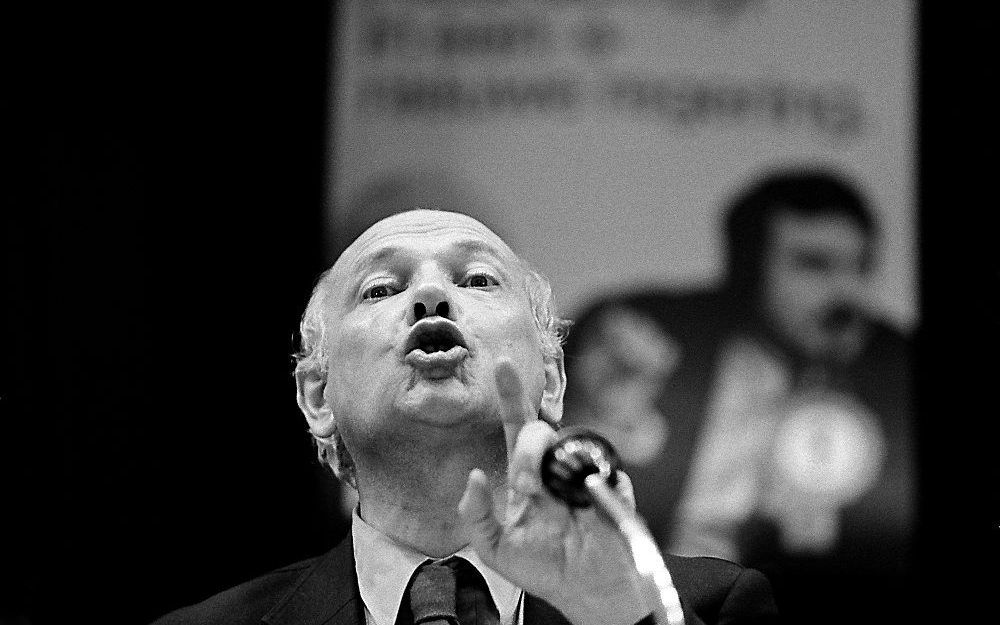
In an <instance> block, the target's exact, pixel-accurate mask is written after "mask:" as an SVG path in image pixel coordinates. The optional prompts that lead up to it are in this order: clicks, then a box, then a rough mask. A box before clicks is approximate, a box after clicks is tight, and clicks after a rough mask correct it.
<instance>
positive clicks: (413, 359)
mask: <svg viewBox="0 0 1000 625" xmlns="http://www.w3.org/2000/svg"><path fill="white" fill-rule="evenodd" d="M468 355H469V350H467V349H465V348H464V347H462V346H461V345H456V346H454V347H452V348H451V349H449V350H448V351H446V352H432V353H430V354H428V353H427V352H425V351H422V350H419V349H415V350H413V351H411V352H410V353H409V354H407V355H406V358H405V361H406V364H408V365H410V366H411V367H413V368H415V369H420V370H423V371H442V372H444V371H451V370H453V369H454V368H455V367H457V366H458V365H459V364H461V362H462V361H463V360H465V358H466V357H467V356H468Z"/></svg>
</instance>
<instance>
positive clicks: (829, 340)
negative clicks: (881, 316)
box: [762, 210, 869, 362]
mask: <svg viewBox="0 0 1000 625" xmlns="http://www.w3.org/2000/svg"><path fill="white" fill-rule="evenodd" d="M770 225H771V229H770V231H769V238H768V241H769V245H768V249H767V250H766V252H765V256H764V264H763V275H762V278H763V279H762V288H763V299H762V305H763V309H764V316H765V318H766V319H768V321H769V323H770V324H771V325H772V326H773V329H774V330H776V331H778V332H779V334H781V335H782V336H783V337H784V339H785V340H786V341H788V342H790V343H791V344H792V345H793V346H794V348H795V349H797V350H798V351H800V352H801V353H802V354H803V355H805V356H807V357H811V358H821V359H832V360H835V361H839V362H847V361H850V360H852V359H853V358H854V357H855V356H856V355H857V354H858V352H859V351H860V349H861V348H862V347H863V345H864V341H865V334H866V328H867V324H866V322H865V317H864V311H865V309H866V306H865V299H866V294H867V289H868V270H867V266H868V265H867V260H868V258H867V257H868V243H869V241H868V239H867V237H866V235H865V232H864V231H863V230H862V229H861V227H860V226H859V225H858V224H856V223H855V222H854V221H853V220H851V219H850V218H848V217H846V216H843V215H838V214H836V213H829V214H820V215H817V216H799V215H796V214H795V213H793V212H791V211H787V210H778V211H776V212H775V214H774V217H773V219H772V220H771V224H770Z"/></svg>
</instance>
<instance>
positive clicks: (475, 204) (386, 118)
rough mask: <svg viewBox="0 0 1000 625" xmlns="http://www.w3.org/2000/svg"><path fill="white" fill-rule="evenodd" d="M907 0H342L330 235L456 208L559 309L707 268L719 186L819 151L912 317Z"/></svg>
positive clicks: (716, 236)
mask: <svg viewBox="0 0 1000 625" xmlns="http://www.w3.org/2000/svg"><path fill="white" fill-rule="evenodd" d="M915 13H916V4H915V3H913V2H908V1H903V0H878V1H876V0H856V1H852V0H839V1H819V0H814V1H805V2H803V1H800V0H743V1H737V0H730V1H724V0H715V1H711V0H701V1H699V0H673V1H670V0H661V1H654V0H645V1H643V0H634V1H632V2H627V1H623V2H600V1H596V0H595V1H590V2H586V1H577V2H573V1H569V0H564V1H556V0H552V1H548V2H546V1H517V0H508V1H501V0H495V1H488V0H480V1H464V2H463V1H459V0H452V1H445V0H439V1H432V0H425V1H414V0H407V1H402V0H383V1H364V2H357V1H353V2H343V3H341V8H340V10H339V13H338V15H337V29H338V33H337V36H336V41H337V44H338V45H337V49H336V50H335V59H334V72H335V74H334V79H335V80H334V88H335V90H336V92H335V98H334V105H333V106H334V111H333V113H334V117H333V118H332V119H333V123H332V124H331V129H330V132H331V133H332V137H331V141H332V143H331V145H332V151H331V154H330V159H329V167H330V170H329V171H330V184H331V186H330V194H329V198H328V203H329V204H328V208H329V230H328V233H327V234H328V235H329V237H330V238H329V240H330V242H331V245H330V248H331V250H334V251H336V250H337V249H338V247H337V246H338V245H339V244H340V243H339V237H341V236H343V233H351V234H357V233H356V232H351V231H352V228H354V226H351V225H350V224H352V223H354V222H367V221H370V220H371V219H373V218H375V217H377V216H378V213H379V211H389V210H393V209H396V208H403V207H406V206H409V205H412V204H417V203H431V204H438V205H440V206H441V207H442V208H452V209H459V210H466V211H468V212H471V213H472V214H474V215H476V216H479V217H482V218H483V219H484V221H486V222H487V223H488V224H489V225H491V226H492V227H493V228H494V229H495V230H497V232H498V233H499V234H501V236H503V237H505V238H506V239H507V240H508V241H509V242H510V243H511V245H512V247H513V248H514V249H515V250H516V251H518V252H519V253H520V254H521V255H522V256H524V257H525V258H526V259H527V260H529V261H530V262H531V263H532V264H534V265H535V266H536V267H537V268H538V269H539V270H541V271H542V272H543V273H544V274H546V275H547V276H548V277H549V278H550V279H551V280H552V282H553V287H554V289H555V293H556V298H557V301H558V302H559V303H560V305H561V307H562V309H563V311H564V312H566V313H569V314H570V316H572V312H573V310H574V309H575V308H577V307H578V306H580V305H582V304H583V303H584V302H585V301H586V300H587V299H588V298H589V297H592V296H594V295H595V294H596V293H598V292H600V291H601V290H603V289H605V288H621V287H622V286H625V285H627V284H635V285H637V286H639V285H641V284H645V283H649V282H654V283H658V284H665V285H676V286H682V285H683V286H688V285H698V284H704V283H710V282H712V281H715V280H717V279H718V278H720V277H721V275H720V273H721V271H722V270H723V264H722V256H721V254H722V248H721V242H722V238H721V236H720V235H721V232H720V217H721V211H723V210H724V209H725V203H726V202H727V200H728V199H729V198H730V197H731V196H733V195H734V194H735V193H737V192H739V191H740V190H742V189H743V188H744V187H745V186H746V185H747V184H748V183H749V182H750V181H752V180H753V179H754V178H755V177H757V176H758V175H759V174H760V173H761V172H762V169H763V168H768V167H770V166H772V165H776V164H789V163H799V162H805V163H813V164H823V165H829V166H831V167H833V168H834V169H836V170H838V171H841V172H842V173H844V174H846V175H847V176H849V177H851V178H852V179H854V180H855V181H856V182H857V183H858V184H859V186H860V188H861V189H862V191H863V192H864V193H865V194H866V195H867V196H868V197H869V199H870V200H871V201H872V204H873V205H874V207H875V209H876V210H877V212H878V214H879V219H880V222H881V224H882V227H883V231H884V237H883V241H882V247H881V251H882V256H881V258H880V260H881V261H882V262H881V265H880V267H879V273H878V275H877V280H876V283H875V288H876V290H877V293H875V296H876V297H877V298H878V300H879V301H880V302H881V303H882V305H883V308H884V309H885V311H886V313H887V314H888V315H889V316H890V317H892V318H894V319H895V320H896V321H897V322H898V323H900V324H902V325H903V326H912V325H913V324H914V323H916V321H917V314H918V312H917V310H918V305H917V287H916V268H917V262H916V243H917V238H916V231H915V227H916V215H917V212H916V204H915V198H916V186H917V183H916V180H915V161H916V159H915V147H914V146H915V144H914V141H915V100H916V98H915V87H914V81H915V76H914V73H915V54H916V50H915V48H916V42H915V30H916V26H915ZM359 211H360V212H359ZM338 233H340V234H338Z"/></svg>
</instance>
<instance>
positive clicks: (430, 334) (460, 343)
mask: <svg viewBox="0 0 1000 625" xmlns="http://www.w3.org/2000/svg"><path fill="white" fill-rule="evenodd" d="M332 288H333V290H332V291H331V294H330V297H329V298H328V303H327V315H328V316H327V320H328V321H327V328H328V338H327V341H328V343H327V347H328V354H329V359H328V362H327V367H328V371H327V380H326V387H325V389H324V392H323V395H324V398H325V401H326V403H327V404H328V405H329V406H330V408H331V409H332V410H333V414H334V415H336V418H337V422H338V427H339V429H340V431H341V433H342V435H343V437H344V440H345V442H346V443H347V445H348V448H349V449H350V448H351V447H355V449H357V448H358V447H359V446H363V447H367V446H368V445H370V444H376V445H378V444H381V445H386V444H398V443H400V442H401V441H407V440H414V438H411V437H426V436H427V435H428V434H429V433H431V435H432V436H433V435H434V433H436V434H438V435H440V436H445V437H447V436H456V437H457V436H460V435H461V434H462V433H463V432H470V431H475V430H477V429H478V430H479V431H481V432H483V433H485V432H486V431H489V432H493V433H495V432H497V431H502V430H501V428H500V426H501V425H502V424H501V421H503V420H505V419H507V420H509V419H510V418H511V416H510V415H509V414H508V413H507V412H505V407H504V406H502V405H501V401H502V400H501V398H500V390H501V389H498V382H499V383H500V384H505V383H508V382H509V381H507V382H504V381H503V380H502V379H501V380H498V373H499V377H500V378H503V377H504V376H505V375H507V376H509V371H511V370H513V371H516V372H517V373H518V376H519V380H518V382H519V383H520V386H521V389H522V390H523V395H524V397H525V398H526V400H527V402H528V403H530V404H531V406H530V408H532V409H533V410H535V411H536V414H537V409H538V405H539V402H540V401H541V396H542V391H543V389H544V387H545V380H546V376H545V360H544V358H543V355H542V345H541V340H540V335H539V331H538V329H537V326H536V324H535V320H534V316H533V314H532V312H531V307H530V305H529V301H528V296H527V293H526V291H525V287H524V275H523V272H522V270H521V268H520V264H519V262H518V261H517V259H516V257H515V255H514V253H513V252H512V251H511V250H510V248H508V247H507V245H506V244H505V243H504V242H503V241H502V240H501V239H500V238H499V237H497V236H496V235H495V234H494V233H493V232H492V231H490V230H489V229H487V228H486V227H485V226H483V225H482V224H481V223H479V222H478V221H476V220H474V219H472V218H470V217H467V216H465V215H461V214H456V213H447V212H440V211H426V210H418V211H409V212H405V213H401V214H398V215H395V216H392V217H389V218H387V219H385V220H383V221H380V222H378V223H377V224H375V225H374V226H372V227H371V228H370V229H369V230H368V231H366V232H365V233H364V234H363V235H361V237H359V238H358V239H357V240H356V241H355V242H354V243H353V244H352V245H351V246H350V247H349V248H348V249H347V250H346V251H345V252H344V253H343V254H342V255H341V257H340V259H339V260H338V261H337V263H336V265H335V267H334V270H333V287H332ZM504 363H507V364H504ZM511 365H513V366H511ZM523 418H524V417H522V419H523ZM352 453H354V451H353V450H352Z"/></svg>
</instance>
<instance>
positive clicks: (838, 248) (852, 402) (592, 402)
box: [566, 169, 915, 623]
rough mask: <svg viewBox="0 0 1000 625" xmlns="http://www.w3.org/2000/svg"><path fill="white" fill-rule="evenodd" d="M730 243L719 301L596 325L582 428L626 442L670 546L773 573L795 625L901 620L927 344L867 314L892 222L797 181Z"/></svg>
mask: <svg viewBox="0 0 1000 625" xmlns="http://www.w3.org/2000/svg"><path fill="white" fill-rule="evenodd" d="M725 234H726V244H727V253H728V265H727V276H726V280H725V281H724V283H723V285H722V286H721V287H720V288H716V289H708V290H702V291H692V292H676V291H671V290H667V289H663V288H650V289H640V290H636V289H635V288H629V289H628V290H623V291H620V292H617V293H612V294H608V295H606V296H602V298H600V299H599V301H596V302H593V303H592V304H591V305H590V306H589V307H588V308H587V309H586V310H584V311H582V312H581V314H580V315H579V316H578V320H577V325H576V327H575V328H574V330H573V332H571V334H570V338H569V341H568V343H567V346H566V363H567V374H568V377H569V380H570V381H571V383H570V385H569V388H568V389H567V398H566V402H567V411H566V414H567V421H568V422H572V423H577V424H586V425H588V426H590V427H593V428H595V429H597V430H599V431H601V432H602V433H604V434H605V435H606V436H607V437H608V438H610V439H611V440H612V442H613V443H615V444H616V445H617V447H618V449H619V451H620V453H621V454H622V456H623V458H624V461H625V465H626V467H627V469H628V471H629V474H630V475H631V476H632V478H633V480H634V482H635V488H636V499H637V500H638V502H639V510H640V512H641V513H642V514H643V515H644V516H645V518H646V519H647V520H648V522H649V523H650V525H651V527H652V529H653V531H654V533H656V535H657V537H658V540H659V541H660V542H661V545H662V546H663V548H664V549H666V550H668V551H670V552H672V553H680V554H687V555H693V554H698V555H712V556H718V557H723V558H726V559H730V560H734V561H737V562H739V563H741V564H744V565H747V566H752V567H755V568H758V569H760V570H762V571H764V572H765V573H766V574H768V576H769V577H770V579H771V581H772V583H773V584H774V586H775V594H776V597H777V600H778V604H779V607H780V608H781V610H782V614H783V616H784V617H785V619H786V622H788V623H823V622H852V623H857V622H876V621H879V622H880V619H884V618H887V617H894V616H895V617H898V616H900V615H901V614H903V613H904V612H903V611H904V610H906V609H908V608H907V606H908V605H909V602H910V600H911V598H910V597H908V595H907V592H908V588H909V586H908V584H909V576H910V575H912V569H911V566H910V564H911V562H910V560H911V549H912V531H913V523H914V520H913V512H914V482H915V466H914V451H915V450H914V440H913V433H912V427H913V423H912V409H911V401H912V397H911V371H910V367H911V347H910V341H909V339H908V338H907V336H905V335H904V334H903V333H902V332H901V331H899V330H898V329H895V328H893V327H892V326H891V325H890V324H889V323H887V322H886V321H884V320H883V319H881V318H880V316H879V315H878V314H877V313H876V312H875V307H874V306H873V305H872V303H871V302H870V276H871V274H872V270H873V267H874V263H875V256H876V253H875V252H876V246H877V241H878V224H877V223H876V220H875V218H874V216H873V214H872V212H871V211H870V209H869V207H868V205H867V203H866V201H865V199H864V198H863V197H862V196H861V194H860V193H859V191H858V190H857V189H856V188H855V186H854V185H853V184H852V183H850V182H849V181H847V180H845V179H843V178H841V177H838V176H836V175H833V174H832V173H830V172H827V171H825V170H811V171H807V170H802V169H795V170H783V171H774V172H772V173H771V174H769V175H767V176H765V177H764V178H763V179H761V180H759V181H758V182H757V183H756V184H754V185H753V186H752V187H751V188H749V189H748V190H746V191H745V193H743V194H742V195H740V196H739V197H738V198H737V200H736V201H735V202H734V203H733V204H732V205H731V208H730V210H729V211H728V214H727V216H726V222H725ZM870 604H874V605H877V606H878V607H876V609H875V610H874V611H868V612H866V615H865V617H864V618H862V617H861V616H859V612H858V611H859V606H861V605H870ZM845 619H846V620H845Z"/></svg>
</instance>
